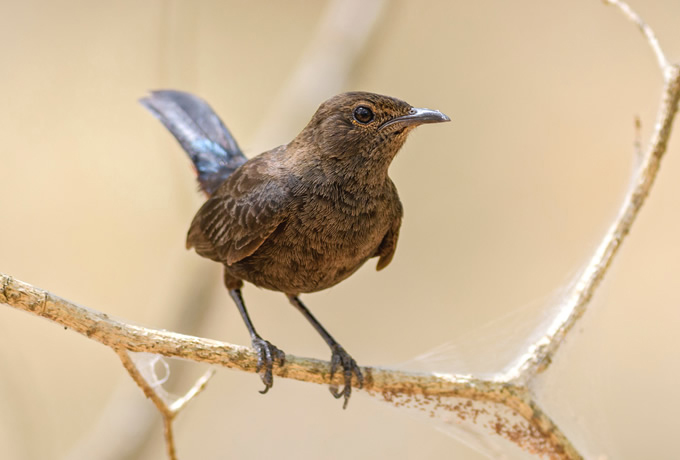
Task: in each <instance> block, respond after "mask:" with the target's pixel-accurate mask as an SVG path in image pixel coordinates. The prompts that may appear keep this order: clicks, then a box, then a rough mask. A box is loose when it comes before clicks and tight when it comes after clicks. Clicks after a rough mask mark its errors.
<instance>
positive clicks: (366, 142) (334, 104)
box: [296, 92, 450, 168]
mask: <svg viewBox="0 0 680 460" xmlns="http://www.w3.org/2000/svg"><path fill="white" fill-rule="evenodd" d="M444 121H450V118H449V117H447V116H446V115H444V114H443V113H441V112H439V111H438V110H430V109H419V108H415V107H412V106H411V105H409V104H407V103H406V102H404V101H401V100H399V99H395V98H393V97H389V96H382V95H380V94H373V93H366V92H351V93H343V94H339V95H337V96H335V97H332V98H331V99H328V100H327V101H326V102H324V103H323V104H321V106H320V107H319V108H318V110H317V111H316V113H315V114H314V116H313V117H312V119H311V121H310V122H309V124H308V125H307V126H306V127H305V129H304V130H303V131H302V132H301V133H300V134H299V135H298V137H297V138H296V141H299V142H304V143H312V144H313V145H315V146H316V149H315V150H316V154H317V155H320V156H322V157H328V158H333V159H335V160H340V161H343V160H345V161H349V162H352V163H355V164H360V163H364V164H365V165H366V166H367V167H370V166H371V164H374V165H376V166H377V165H378V164H383V165H384V166H385V168H386V167H387V166H389V163H390V162H391V161H392V159H393V158H394V156H395V155H396V153H397V152H398V151H399V149H400V148H401V146H402V145H403V144H404V142H405V141H406V136H407V135H408V133H409V132H411V130H413V128H415V127H416V126H418V125H422V124H425V123H440V122H444Z"/></svg>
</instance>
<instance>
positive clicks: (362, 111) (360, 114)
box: [354, 105, 375, 124]
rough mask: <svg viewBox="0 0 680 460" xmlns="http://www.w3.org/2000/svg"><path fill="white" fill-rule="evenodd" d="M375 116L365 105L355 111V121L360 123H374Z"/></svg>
mask: <svg viewBox="0 0 680 460" xmlns="http://www.w3.org/2000/svg"><path fill="white" fill-rule="evenodd" d="M374 116H375V115H373V111H372V110H371V109H369V108H368V107H366V106H364V105H360V106H359V107H357V108H356V109H354V119H355V120H356V121H358V122H359V123H363V124H366V123H370V122H371V121H373V118H374Z"/></svg>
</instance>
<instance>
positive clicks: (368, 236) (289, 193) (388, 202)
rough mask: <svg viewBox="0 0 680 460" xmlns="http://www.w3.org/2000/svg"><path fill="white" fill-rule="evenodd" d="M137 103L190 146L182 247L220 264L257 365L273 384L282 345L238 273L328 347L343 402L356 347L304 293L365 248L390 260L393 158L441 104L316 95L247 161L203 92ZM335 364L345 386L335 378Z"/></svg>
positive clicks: (351, 265) (381, 263)
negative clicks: (249, 304)
mask: <svg viewBox="0 0 680 460" xmlns="http://www.w3.org/2000/svg"><path fill="white" fill-rule="evenodd" d="M140 102H141V104H142V105H143V106H145V107H146V108H147V109H148V110H149V111H151V113H152V114H153V115H154V116H155V117H156V118H158V119H159V120H160V121H161V122H162V123H163V124H164V125H165V127H166V128H167V129H168V130H169V131H170V132H171V133H172V134H173V136H174V137H175V138H176V139H177V141H178V142H179V143H180V145H181V146H182V147H183V149H184V150H185V151H186V153H187V154H188V156H189V158H190V159H191V161H192V163H193V166H194V168H195V170H196V173H197V179H198V182H199V186H200V188H201V190H202V191H203V192H204V193H205V195H206V196H207V201H205V203H204V204H203V205H202V206H201V207H200V209H199V210H198V212H197V213H196V215H195V217H194V218H193V220H192V222H191V225H190V227H189V231H188V234H187V239H186V246H187V249H190V248H193V249H194V250H195V251H196V253H198V254H199V255H200V256H203V257H205V258H208V259H210V260H213V261H215V262H218V263H220V264H222V265H223V267H224V284H225V286H226V288H227V289H228V291H229V294H230V296H231V298H232V299H233V301H234V302H235V304H236V306H237V308H238V311H239V312H240V314H241V316H242V318H243V321H244V322H245V325H246V327H247V329H248V332H249V334H250V338H251V343H252V346H253V348H254V350H255V352H256V353H257V357H258V361H257V372H258V374H259V375H260V378H261V380H262V382H263V383H264V389H263V390H262V391H261V393H266V392H267V391H269V389H270V388H271V387H272V385H273V381H274V380H273V367H274V365H279V366H282V365H283V364H284V363H285V353H284V352H283V351H281V350H280V349H279V348H277V347H276V346H274V345H273V344H271V343H270V342H269V341H267V340H265V339H263V338H262V336H261V335H260V334H259V333H258V332H257V330H256V329H255V326H254V325H253V322H252V320H251V318H250V316H249V314H248V311H247V309H246V306H245V302H244V300H243V295H242V291H241V289H242V287H243V285H244V281H245V282H248V283H251V284H254V285H255V286H258V287H261V288H265V289H269V290H272V291H278V292H282V293H284V294H285V295H286V296H287V297H288V300H289V302H290V303H291V304H292V305H293V306H294V307H295V308H296V309H297V310H298V311H300V313H302V315H303V316H304V317H305V318H306V319H307V320H308V321H309V322H310V323H311V325H312V326H313V327H314V329H316V331H317V332H318V333H319V334H320V335H321V337H322V338H323V340H324V341H325V342H326V343H327V344H328V346H329V347H330V350H331V361H330V363H331V367H330V375H329V380H330V382H331V384H330V391H331V393H332V394H333V396H335V397H336V398H338V399H339V398H344V403H343V408H346V407H347V403H348V401H349V398H350V395H351V391H352V379H353V378H355V379H356V385H357V387H358V388H361V387H362V386H363V381H364V379H363V375H362V372H361V369H360V368H359V366H358V365H357V363H356V361H355V360H354V359H353V358H352V356H351V355H350V354H349V353H348V352H347V351H345V349H344V348H343V347H342V346H341V345H340V344H339V343H338V342H337V341H336V340H335V339H334V338H333V336H331V334H330V333H329V332H328V331H327V330H326V329H325V328H324V327H323V326H322V325H321V323H320V322H319V321H318V320H317V319H316V318H315V317H314V316H313V315H312V313H311V312H310V311H309V309H308V308H307V307H306V306H305V304H303V303H302V301H301V300H300V295H301V294H306V293H312V292H317V291H321V290H324V289H328V288H330V287H332V286H334V285H336V284H338V283H339V282H341V281H343V280H345V279H346V278H347V277H349V276H350V275H352V274H353V273H354V272H356V271H357V270H358V269H359V268H360V267H361V266H362V265H363V264H364V263H365V262H367V261H368V260H369V259H371V258H378V261H377V265H376V269H377V270H382V269H384V268H385V267H387V265H389V263H390V262H391V261H392V258H393V256H394V253H395V250H396V247H397V240H398V238H399V229H400V227H401V222H402V216H403V208H402V203H401V201H400V199H399V195H398V193H397V188H396V186H395V184H394V183H393V182H392V180H391V179H390V178H389V175H388V168H389V166H390V164H391V162H392V160H393V159H394V157H395V155H396V154H397V152H398V151H399V150H400V149H401V147H402V146H403V144H404V142H405V141H406V138H407V136H408V134H409V133H410V132H411V131H412V130H413V129H414V128H415V127H416V126H419V125H422V124H426V123H440V122H447V121H450V118H449V117H448V116H446V115H444V114H443V113H441V112H440V111H438V110H430V109H425V108H416V107H412V106H411V105H410V104H408V103H406V102H404V101H402V100H399V99H396V98H393V97H389V96H383V95H379V94H374V93H369V92H359V91H357V92H347V93H343V94H339V95H337V96H334V97H332V98H330V99H328V100H327V101H325V102H323V103H321V105H320V106H319V108H318V109H317V111H316V112H315V113H314V115H313V116H312V118H311V120H310V121H309V123H308V124H307V125H306V126H305V127H304V128H303V129H302V131H301V132H300V133H299V134H298V135H297V136H296V137H295V138H294V139H293V140H292V141H290V142H289V143H287V144H285V145H281V146H279V147H276V148H273V149H271V150H269V151H266V152H264V153H261V154H259V155H257V156H255V157H253V158H252V159H247V158H246V156H245V155H244V154H243V152H242V151H241V149H240V147H239V146H238V144H237V142H236V140H235V139H234V137H233V136H232V134H231V133H230V132H229V130H228V129H227V128H226V126H225V125H224V123H223V122H222V121H221V119H220V118H219V116H218V115H217V114H216V113H215V112H214V110H213V109H212V108H211V107H210V106H209V105H208V103H207V102H205V101H204V100H203V99H201V98H199V97H197V96H195V95H193V94H190V93H187V92H183V91H177V90H156V91H151V92H150V93H149V95H148V96H146V97H144V98H142V99H140ZM340 370H341V371H342V382H343V384H344V386H343V388H342V390H340V389H339V387H338V385H337V384H333V377H334V375H335V373H336V372H338V371H340Z"/></svg>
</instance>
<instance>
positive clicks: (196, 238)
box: [187, 154, 290, 265]
mask: <svg viewBox="0 0 680 460" xmlns="http://www.w3.org/2000/svg"><path fill="white" fill-rule="evenodd" d="M266 156H267V154H264V155H261V156H259V157H256V158H254V159H253V160H251V161H249V162H248V163H246V164H245V165H243V166H241V167H240V168H239V169H237V170H236V172H235V173H234V174H233V175H232V176H231V177H229V179H228V180H226V181H225V182H224V183H223V184H222V185H221V186H220V188H219V189H218V190H217V191H216V192H215V194H214V195H213V196H212V197H210V198H209V199H208V201H206V202H205V204H203V206H202V207H201V209H199V211H198V213H196V216H195V217H194V220H193V222H192V223H191V227H190V228H189V233H188V235H187V248H191V247H194V248H195V249H196V252H197V253H199V254H200V255H202V256H204V257H207V258H209V259H212V260H215V261H217V262H221V263H224V264H227V265H231V264H233V263H235V262H238V261H239V260H241V259H244V258H245V257H248V256H249V255H251V254H253V253H254V252H255V251H256V250H257V248H259V247H260V245H261V244H262V243H263V242H264V241H265V240H266V239H267V237H269V235H271V233H272V232H273V231H274V230H276V228H277V227H278V226H279V225H281V224H282V223H284V222H285V219H286V211H287V206H288V203H289V201H290V200H289V198H290V194H289V191H288V188H287V187H286V184H285V183H284V182H283V179H282V178H283V177H285V176H283V175H281V174H276V170H275V169H272V163H271V162H268V161H267V158H266Z"/></svg>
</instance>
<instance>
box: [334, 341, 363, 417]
mask: <svg viewBox="0 0 680 460" xmlns="http://www.w3.org/2000/svg"><path fill="white" fill-rule="evenodd" d="M331 351H332V352H333V355H332V356H331V374H330V380H331V382H332V381H333V376H334V375H335V371H337V370H338V367H342V375H343V381H344V382H343V383H344V385H345V386H344V388H343V389H342V390H341V391H339V390H338V386H337V385H336V384H333V383H331V385H330V387H329V388H328V389H329V390H330V392H331V394H332V395H333V396H334V397H335V398H336V399H340V398H342V397H344V398H345V402H344V403H343V405H342V408H343V409H346V408H347V403H348V402H349V397H350V396H351V395H352V374H354V375H356V378H357V382H358V384H359V388H362V387H363V385H364V376H363V375H362V374H361V369H360V368H359V366H357V363H356V361H354V359H353V358H352V357H351V356H350V355H349V353H347V352H346V351H345V349H344V348H342V347H341V346H340V345H339V344H335V345H334V346H331Z"/></svg>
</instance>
